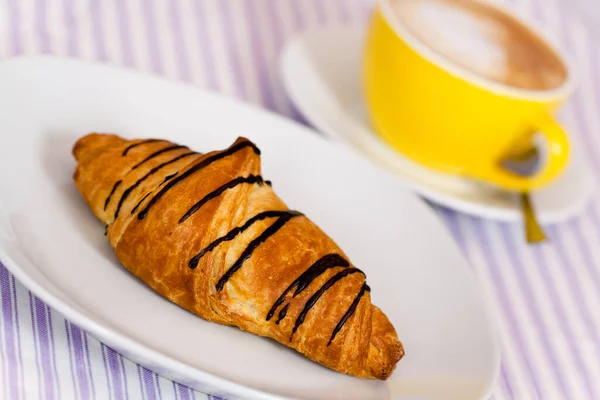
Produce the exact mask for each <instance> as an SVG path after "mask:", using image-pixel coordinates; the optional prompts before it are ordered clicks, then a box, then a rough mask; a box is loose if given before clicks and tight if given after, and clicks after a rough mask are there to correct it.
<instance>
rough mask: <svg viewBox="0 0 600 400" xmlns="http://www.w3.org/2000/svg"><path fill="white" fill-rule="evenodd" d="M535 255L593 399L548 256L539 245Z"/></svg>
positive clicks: (580, 371) (564, 332) (535, 249)
mask: <svg viewBox="0 0 600 400" xmlns="http://www.w3.org/2000/svg"><path fill="white" fill-rule="evenodd" d="M533 255H534V257H535V260H536V263H537V265H538V266H539V269H538V270H539V272H540V275H541V276H542V280H543V282H544V286H545V287H546V289H547V290H548V294H549V297H550V301H551V302H552V308H554V310H555V311H556V314H557V316H558V320H559V321H561V322H562V324H561V328H562V329H561V330H562V332H563V334H564V336H565V338H566V339H567V340H566V342H567V345H568V347H569V353H570V354H572V355H573V358H574V361H575V364H576V368H577V370H578V371H577V375H578V376H581V375H586V377H585V381H586V382H585V384H586V387H585V389H586V391H587V392H588V394H589V395H590V396H591V397H590V399H592V398H594V397H593V396H592V390H591V388H590V385H589V383H590V382H589V381H588V377H587V369H586V367H585V364H584V363H583V360H582V359H581V354H580V353H579V349H578V348H577V339H576V338H575V336H574V335H573V332H572V331H571V326H570V324H569V322H568V321H569V318H568V317H567V313H566V312H565V309H564V307H563V300H562V299H561V297H560V295H559V294H558V293H557V292H556V289H555V287H554V282H553V281H552V277H551V276H550V275H549V273H548V268H549V266H548V263H547V262H546V258H545V256H544V254H543V252H542V249H541V248H539V247H536V246H534V247H533Z"/></svg>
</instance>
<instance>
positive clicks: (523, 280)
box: [498, 224, 568, 398]
mask: <svg viewBox="0 0 600 400" xmlns="http://www.w3.org/2000/svg"><path fill="white" fill-rule="evenodd" d="M498 225H499V226H500V231H501V232H502V239H503V242H504V247H505V249H506V254H507V256H508V258H509V259H510V264H511V268H512V269H513V271H514V273H515V275H516V276H517V279H516V281H517V283H518V285H519V289H520V291H521V293H523V295H524V297H525V304H526V307H527V311H528V313H529V316H530V318H531V320H532V321H533V323H534V324H535V329H536V331H537V333H538V338H539V340H540V342H541V344H542V346H543V348H544V353H545V354H547V356H548V361H549V362H550V366H551V367H552V368H551V371H552V374H553V375H554V378H555V379H556V381H557V382H558V384H559V387H560V390H561V392H562V394H563V395H564V396H565V398H568V390H567V384H566V383H565V381H564V376H563V374H562V371H561V366H560V363H559V362H558V361H557V358H556V351H555V348H554V346H552V343H550V342H549V341H548V335H549V334H548V333H547V332H546V328H545V323H544V320H543V319H542V317H541V315H542V311H541V309H540V307H539V305H538V301H537V299H536V298H535V296H534V294H533V291H532V289H531V286H530V284H529V279H528V276H527V274H525V272H524V271H525V268H527V266H525V265H523V262H522V261H521V259H520V258H519V257H518V256H517V254H519V249H518V248H517V246H516V244H515V242H514V237H513V235H511V233H510V231H509V227H508V225H506V224H498Z"/></svg>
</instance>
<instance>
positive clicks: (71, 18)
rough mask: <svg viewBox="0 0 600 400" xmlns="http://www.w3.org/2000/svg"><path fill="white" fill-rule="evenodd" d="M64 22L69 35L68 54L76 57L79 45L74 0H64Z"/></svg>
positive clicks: (67, 35)
mask: <svg viewBox="0 0 600 400" xmlns="http://www.w3.org/2000/svg"><path fill="white" fill-rule="evenodd" d="M63 1H64V2H65V5H64V7H63V23H64V24H65V30H66V37H67V54H68V55H69V56H71V57H75V56H77V55H78V54H79V45H78V43H77V19H76V18H75V14H74V13H73V7H74V5H73V0H63Z"/></svg>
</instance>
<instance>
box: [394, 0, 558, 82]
mask: <svg viewBox="0 0 600 400" xmlns="http://www.w3.org/2000/svg"><path fill="white" fill-rule="evenodd" d="M391 5H392V8H393V10H394V13H395V14H396V17H397V19H398V22H400V24H402V26H404V27H405V28H406V29H407V30H408V31H410V33H411V34H412V35H413V36H415V37H416V38H417V39H418V40H419V41H420V42H422V43H423V44H424V45H426V46H427V47H429V48H430V49H431V50H433V51H434V52H436V53H438V54H439V55H441V56H443V57H444V58H446V59H447V60H448V61H450V62H452V63H454V64H457V65H459V66H461V67H462V68H464V69H466V70H469V71H471V72H472V73H475V74H477V75H479V76H482V77H484V78H487V79H489V80H492V81H496V82H499V83H502V84H505V85H508V86H513V87H517V88H521V89H529V90H550V89H555V88H558V87H559V86H561V85H562V84H563V83H564V81H565V80H566V78H567V69H566V66H565V64H564V62H563V61H562V60H561V58H560V56H559V55H558V54H556V52H555V51H554V50H553V49H551V48H550V47H549V46H548V45H547V44H546V43H545V42H544V40H543V39H541V38H540V37H539V36H538V35H536V34H535V33H534V32H532V31H531V30H530V29H528V28H527V27H526V26H524V25H523V24H522V23H520V22H519V21H518V20H516V19H515V18H514V17H512V16H510V15H508V14H506V13H505V12H503V11H502V10H500V9H498V8H496V7H494V6H492V5H489V4H485V3H484V2H482V1H479V0H391Z"/></svg>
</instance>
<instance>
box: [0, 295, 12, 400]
mask: <svg viewBox="0 0 600 400" xmlns="http://www.w3.org/2000/svg"><path fill="white" fill-rule="evenodd" d="M1 303H2V299H0V305H1ZM7 319H8V318H7V316H6V315H4V310H3V307H0V321H2V326H0V358H1V359H0V372H1V373H2V382H4V383H5V385H4V387H3V388H2V392H3V393H4V394H3V396H4V398H5V399H8V397H9V391H8V388H9V386H10V382H9V380H8V368H10V365H8V363H9V361H8V357H7V353H6V334H5V332H4V331H5V326H6V324H7V322H6V321H7ZM5 363H6V364H7V365H8V366H5V365H4V364H5Z"/></svg>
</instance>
